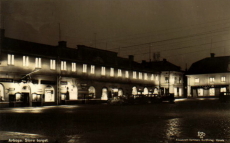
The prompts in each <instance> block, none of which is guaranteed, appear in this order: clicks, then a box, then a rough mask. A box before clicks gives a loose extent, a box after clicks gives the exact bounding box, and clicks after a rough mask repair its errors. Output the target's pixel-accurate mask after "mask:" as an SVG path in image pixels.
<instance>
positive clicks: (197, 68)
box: [187, 55, 230, 74]
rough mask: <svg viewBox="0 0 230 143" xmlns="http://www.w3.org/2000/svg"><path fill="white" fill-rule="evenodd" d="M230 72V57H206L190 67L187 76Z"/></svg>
mask: <svg viewBox="0 0 230 143" xmlns="http://www.w3.org/2000/svg"><path fill="white" fill-rule="evenodd" d="M224 72H230V56H222V57H214V55H213V56H211V57H208V58H204V59H202V60H199V61H197V62H195V63H193V64H192V65H191V67H190V68H189V70H188V72H187V74H207V73H224Z"/></svg>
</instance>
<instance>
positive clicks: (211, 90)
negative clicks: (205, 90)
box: [209, 88, 215, 96]
mask: <svg viewBox="0 0 230 143" xmlns="http://www.w3.org/2000/svg"><path fill="white" fill-rule="evenodd" d="M209 95H210V96H215V88H209Z"/></svg>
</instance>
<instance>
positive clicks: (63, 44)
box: [58, 41, 67, 48]
mask: <svg viewBox="0 0 230 143" xmlns="http://www.w3.org/2000/svg"><path fill="white" fill-rule="evenodd" d="M66 45H67V42H66V41H59V42H58V46H59V47H61V48H66Z"/></svg>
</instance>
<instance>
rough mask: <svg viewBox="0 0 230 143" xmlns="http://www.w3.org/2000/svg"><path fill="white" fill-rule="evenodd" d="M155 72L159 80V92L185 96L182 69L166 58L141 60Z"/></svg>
mask: <svg viewBox="0 0 230 143" xmlns="http://www.w3.org/2000/svg"><path fill="white" fill-rule="evenodd" d="M142 63H143V64H146V65H147V66H148V67H149V68H151V69H153V70H154V71H155V72H157V73H159V75H158V77H157V79H158V80H157V81H158V82H159V83H158V85H159V89H160V90H159V94H160V95H168V94H169V93H170V94H174V97H186V93H185V89H184V84H185V82H184V71H182V70H181V68H180V67H179V66H176V65H174V64H172V63H170V62H169V61H167V60H166V59H163V61H153V62H147V63H146V62H142Z"/></svg>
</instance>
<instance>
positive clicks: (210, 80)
mask: <svg viewBox="0 0 230 143" xmlns="http://www.w3.org/2000/svg"><path fill="white" fill-rule="evenodd" d="M220 81H221V82H225V81H226V77H225V76H222V77H220ZM199 82H200V79H199V78H195V83H199ZM209 82H215V78H214V77H209Z"/></svg>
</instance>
